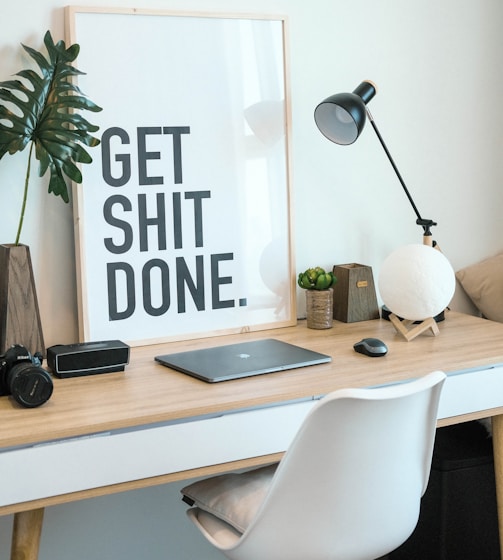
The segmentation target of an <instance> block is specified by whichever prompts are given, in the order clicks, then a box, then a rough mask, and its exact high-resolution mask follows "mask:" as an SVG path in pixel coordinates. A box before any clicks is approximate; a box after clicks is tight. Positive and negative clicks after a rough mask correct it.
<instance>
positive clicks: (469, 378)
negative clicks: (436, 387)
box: [438, 365, 503, 418]
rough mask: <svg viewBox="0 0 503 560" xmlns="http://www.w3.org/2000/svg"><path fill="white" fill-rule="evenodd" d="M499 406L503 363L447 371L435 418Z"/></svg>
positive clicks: (501, 395) (501, 396)
mask: <svg viewBox="0 0 503 560" xmlns="http://www.w3.org/2000/svg"><path fill="white" fill-rule="evenodd" d="M500 406H503V365H495V366H492V367H488V368H486V369H473V370H465V371H460V372H455V373H449V374H448V376H447V379H446V380H445V383H444V387H443V389H442V394H441V396H440V403H439V408H438V417H439V418H451V417H453V416H461V415H463V414H470V413H472V412H477V411H479V410H490V409H491V408H498V407H500Z"/></svg>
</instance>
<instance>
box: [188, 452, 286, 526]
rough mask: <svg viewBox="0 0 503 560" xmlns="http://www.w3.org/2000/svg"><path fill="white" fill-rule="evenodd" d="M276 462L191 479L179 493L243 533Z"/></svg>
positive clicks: (262, 497)
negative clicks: (234, 471) (235, 471)
mask: <svg viewBox="0 0 503 560" xmlns="http://www.w3.org/2000/svg"><path fill="white" fill-rule="evenodd" d="M276 467H277V463H274V464H272V465H268V466H266V467H260V468H258V469H253V470H251V471H246V472H242V473H229V474H223V475H218V476H214V477H211V478H205V479H203V480H200V481H198V482H194V483H193V484H190V485H189V486H186V487H185V488H182V490H181V493H182V494H183V497H184V498H183V499H184V501H185V502H187V503H188V504H189V505H191V506H192V505H194V506H197V507H198V508H200V509H202V510H203V511H207V512H209V513H211V514H212V515H215V516H216V517H218V518H219V519H222V520H223V521H225V522H226V523H228V524H229V525H231V526H232V527H234V528H235V529H236V530H238V531H239V532H240V533H244V532H245V530H246V528H247V527H248V525H249V524H250V522H251V521H252V519H253V518H254V517H255V514H256V513H257V511H258V509H259V507H260V504H261V503H262V501H263V499H264V497H265V495H266V494H267V491H268V489H269V485H270V483H271V480H272V477H273V476H274V473H275V471H276Z"/></svg>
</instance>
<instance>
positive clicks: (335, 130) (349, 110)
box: [314, 81, 377, 145]
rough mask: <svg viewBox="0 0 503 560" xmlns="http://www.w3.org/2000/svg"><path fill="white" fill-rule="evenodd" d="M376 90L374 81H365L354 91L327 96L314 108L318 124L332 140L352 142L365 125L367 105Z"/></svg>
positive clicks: (341, 142)
mask: <svg viewBox="0 0 503 560" xmlns="http://www.w3.org/2000/svg"><path fill="white" fill-rule="evenodd" d="M376 91H377V90H376V87H375V85H374V84H373V83H372V82H369V81H365V82H362V83H361V84H360V85H359V86H358V87H357V88H356V89H355V90H354V91H353V93H336V94H335V95H331V96H330V97H327V99H325V100H324V101H322V102H321V103H320V104H319V105H318V106H317V107H316V109H315V110H314V120H315V122H316V126H317V127H318V128H319V129H320V132H321V133H322V134H323V135H324V136H326V137H327V138H328V139H329V140H331V141H332V142H335V143H336V144H342V145H348V144H352V143H353V142H355V141H356V139H357V138H358V136H359V135H360V133H361V131H362V130H363V127H364V126H365V120H366V115H367V110H366V108H365V105H366V104H367V103H368V102H369V101H370V100H371V99H372V98H373V97H374V95H375V94H376Z"/></svg>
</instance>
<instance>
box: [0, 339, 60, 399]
mask: <svg viewBox="0 0 503 560" xmlns="http://www.w3.org/2000/svg"><path fill="white" fill-rule="evenodd" d="M41 365H42V354H40V353H38V352H37V353H36V354H35V355H34V356H32V355H31V354H30V353H29V352H28V350H27V349H26V348H25V347H24V346H21V345H20V344H14V345H13V346H11V347H10V348H9V349H8V350H7V352H5V354H3V355H1V356H0V395H12V397H13V398H14V399H15V400H16V401H17V402H18V403H19V404H20V405H22V406H25V407H27V408H34V407H36V406H40V405H41V404H44V403H45V402H46V401H48V400H49V398H50V396H51V395H52V390H53V384H52V378H51V375H50V373H49V372H48V371H46V370H45V369H43V368H42V367H41Z"/></svg>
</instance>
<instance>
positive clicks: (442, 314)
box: [381, 305, 445, 324]
mask: <svg viewBox="0 0 503 560" xmlns="http://www.w3.org/2000/svg"><path fill="white" fill-rule="evenodd" d="M391 313H392V311H391V309H390V308H389V307H388V306H387V305H383V306H382V307H381V318H382V319H385V320H386V321H389V316H390V315H391ZM433 318H434V319H435V321H436V322H437V323H441V322H442V321H445V311H441V312H440V313H439V314H438V315H435V317H433ZM400 319H401V317H400ZM420 322H421V321H416V324H419V323H420Z"/></svg>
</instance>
